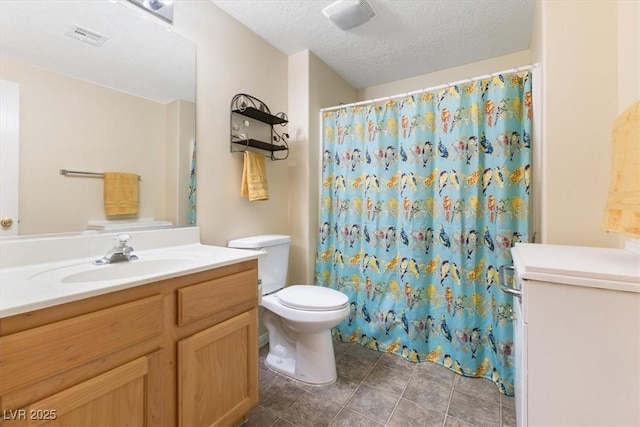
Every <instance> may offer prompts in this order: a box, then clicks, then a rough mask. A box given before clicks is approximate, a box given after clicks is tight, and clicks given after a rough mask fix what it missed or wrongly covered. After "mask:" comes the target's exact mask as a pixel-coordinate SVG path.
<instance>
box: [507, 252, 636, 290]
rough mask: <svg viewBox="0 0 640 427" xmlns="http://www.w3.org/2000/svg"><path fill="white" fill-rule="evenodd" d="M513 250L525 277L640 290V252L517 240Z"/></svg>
mask: <svg viewBox="0 0 640 427" xmlns="http://www.w3.org/2000/svg"><path fill="white" fill-rule="evenodd" d="M511 252H512V254H513V262H514V265H515V266H516V270H517V271H518V275H519V277H520V278H521V279H524V280H540V281H544V282H554V283H564V284H568V285H578V286H589V287H595V288H602V289H612V290H619V291H626V292H637V293H640V254H638V253H635V252H632V251H628V250H625V249H612V248H594V247H584V246H565V245H542V244H531V243H516V245H515V247H514V248H512V250H511Z"/></svg>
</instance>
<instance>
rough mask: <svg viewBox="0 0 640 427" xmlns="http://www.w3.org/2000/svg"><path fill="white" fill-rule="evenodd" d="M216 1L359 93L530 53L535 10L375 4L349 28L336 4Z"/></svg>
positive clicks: (465, 2)
mask: <svg viewBox="0 0 640 427" xmlns="http://www.w3.org/2000/svg"><path fill="white" fill-rule="evenodd" d="M211 1H212V2H213V3H214V4H216V5H217V6H218V7H220V8H221V9H222V10H224V11H225V12H227V13H228V14H229V15H231V16H233V17H234V18H235V19H237V20H238V21H240V22H241V23H242V24H244V25H245V26H247V27H248V28H250V29H251V30H252V31H254V32H255V33H257V34H258V35H260V36H261V37H262V38H263V39H265V40H266V41H268V42H269V43H271V44H272V45H274V46H275V47H276V48H278V49H280V50H281V51H282V52H284V53H285V54H287V55H291V54H294V53H297V52H300V51H302V50H304V49H309V50H310V51H311V52H313V53H314V54H316V55H317V56H318V57H319V58H320V59H322V60H323V61H324V62H325V63H326V64H327V65H328V66H329V67H331V68H332V69H333V70H335V71H336V72H337V73H338V74H340V75H341V76H342V77H343V78H344V79H345V80H347V81H348V82H349V83H351V84H352V85H353V86H354V87H356V88H358V89H361V88H365V87H370V86H375V85H378V84H382V83H388V82H392V81H396V80H400V79H404V78H408V77H413V76H417V75H420V74H426V73H430V72H434V71H438V70H442V69H445V68H450V67H455V66H458V65H462V64H466V63H469V62H475V61H480V60H483V59H487V58H491V57H495V56H499V55H505V54H508V53H513V52H517V51H520V50H524V49H528V48H529V38H530V33H531V25H532V19H533V11H534V5H535V0H448V1H439V0H386V1H383V0H378V1H376V0H368V3H369V4H370V5H371V6H372V7H373V9H374V10H375V12H376V16H375V17H374V18H373V19H372V20H371V21H369V22H367V23H365V24H363V25H361V26H359V27H356V28H352V29H351V30H349V31H342V30H340V29H339V28H338V27H336V26H335V25H334V24H333V23H331V21H329V19H327V18H326V17H325V16H324V15H323V14H322V9H323V8H325V7H326V6H328V5H329V4H331V3H333V1H334V0H297V1H296V0H279V1H276V0H235V1H226V0H211ZM518 65H522V64H514V66H518Z"/></svg>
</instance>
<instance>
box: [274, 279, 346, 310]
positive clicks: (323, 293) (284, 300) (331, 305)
mask: <svg viewBox="0 0 640 427" xmlns="http://www.w3.org/2000/svg"><path fill="white" fill-rule="evenodd" d="M276 296H277V298H278V301H279V302H280V304H282V305H284V306H286V307H289V308H294V309H298V310H309V311H330V310H339V309H341V308H344V307H346V306H347V304H348V303H349V297H347V296H346V295H345V294H343V293H342V292H338V291H336V290H334V289H331V288H325V287H323V286H314V285H293V286H287V287H286V288H284V289H282V290H281V291H279V292H278V293H277V294H276Z"/></svg>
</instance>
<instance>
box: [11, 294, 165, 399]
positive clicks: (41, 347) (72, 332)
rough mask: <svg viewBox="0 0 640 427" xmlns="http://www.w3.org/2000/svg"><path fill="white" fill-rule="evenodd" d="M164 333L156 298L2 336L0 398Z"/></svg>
mask: <svg viewBox="0 0 640 427" xmlns="http://www.w3.org/2000/svg"><path fill="white" fill-rule="evenodd" d="M161 333H162V296H161V295H156V296H152V297H148V298H144V299H141V300H137V301H133V302H130V303H126V304H121V305H118V306H115V307H110V308H107V309H104V310H100V311H96V312H94V313H90V314H86V315H83V316H78V317H74V318H71V319H68V320H63V321H60V322H56V323H52V324H50V325H46V326H41V327H38V328H34V329H30V330H27V331H24V332H18V333H16V334H12V335H8V336H5V337H2V338H0V349H2V350H1V351H0V378H2V382H0V394H1V393H3V392H6V391H8V390H12V389H15V388H17V387H21V386H24V385H27V384H30V383H32V382H34V381H38V380H41V379H44V378H46V377H48V376H51V375H54V374H57V373H60V372H63V371H66V370H68V369H71V368H74V367H77V366H80V365H82V364H84V363H87V362H89V361H91V360H94V359H97V358H99V357H101V356H104V355H107V354H109V353H111V352H113V351H116V350H120V349H122V348H125V347H127V346H130V345H132V344H134V343H136V342H139V341H142V340H144V339H147V338H151V337H153V336H155V335H159V334H161Z"/></svg>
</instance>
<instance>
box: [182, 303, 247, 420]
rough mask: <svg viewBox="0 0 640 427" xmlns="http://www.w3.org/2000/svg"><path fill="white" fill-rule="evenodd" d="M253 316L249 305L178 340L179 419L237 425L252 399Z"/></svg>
mask: <svg viewBox="0 0 640 427" xmlns="http://www.w3.org/2000/svg"><path fill="white" fill-rule="evenodd" d="M257 320H258V319H257V309H253V310H251V311H248V312H245V313H242V314H239V315H237V316H235V317H232V318H231V319H229V320H226V321H224V322H222V323H219V324H217V325H215V326H212V327H210V328H208V329H205V330H204V331H202V332H199V333H197V334H194V335H192V336H190V337H188V338H185V339H183V340H182V341H180V342H179V343H178V412H179V414H178V417H179V420H180V422H179V425H181V426H185V427H187V426H188V427H200V426H228V425H233V424H236V425H237V424H239V421H241V420H242V417H243V416H244V415H245V414H246V413H247V412H249V410H250V409H251V408H252V407H253V406H254V405H255V404H257V403H258V336H257V335H258V334H257Z"/></svg>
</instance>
